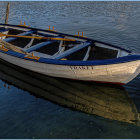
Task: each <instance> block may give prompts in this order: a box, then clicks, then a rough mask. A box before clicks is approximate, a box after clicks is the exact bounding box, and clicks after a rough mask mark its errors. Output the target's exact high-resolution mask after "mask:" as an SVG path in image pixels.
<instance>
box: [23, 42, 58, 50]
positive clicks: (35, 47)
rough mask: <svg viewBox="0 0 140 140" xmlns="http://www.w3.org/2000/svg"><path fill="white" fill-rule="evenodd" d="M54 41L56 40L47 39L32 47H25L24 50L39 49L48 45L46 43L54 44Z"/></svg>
mask: <svg viewBox="0 0 140 140" xmlns="http://www.w3.org/2000/svg"><path fill="white" fill-rule="evenodd" d="M54 42H55V41H45V42H41V43H39V44H36V45H34V46H32V47H30V48H28V49H24V51H26V52H32V51H35V50H38V49H40V48H42V47H44V46H46V45H49V44H52V43H54Z"/></svg>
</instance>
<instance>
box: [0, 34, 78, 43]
mask: <svg viewBox="0 0 140 140" xmlns="http://www.w3.org/2000/svg"><path fill="white" fill-rule="evenodd" d="M0 36H1V37H2V36H6V37H18V38H34V39H48V40H63V41H76V40H75V39H69V38H55V37H39V36H22V35H7V34H2V33H0Z"/></svg>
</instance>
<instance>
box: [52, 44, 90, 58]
mask: <svg viewBox="0 0 140 140" xmlns="http://www.w3.org/2000/svg"><path fill="white" fill-rule="evenodd" d="M90 45H91V43H90V42H84V43H83V44H80V45H78V46H76V47H73V48H71V49H69V50H66V51H64V52H62V53H60V54H58V55H56V56H52V57H51V58H52V59H61V58H64V57H67V56H69V55H70V54H72V53H74V52H77V51H79V50H81V49H83V48H85V47H88V46H90Z"/></svg>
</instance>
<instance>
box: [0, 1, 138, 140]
mask: <svg viewBox="0 0 140 140" xmlns="http://www.w3.org/2000/svg"><path fill="white" fill-rule="evenodd" d="M5 6H6V2H0V12H1V15H0V21H1V22H3V21H4V15H5ZM20 20H22V21H26V24H27V25H29V26H32V27H38V28H46V29H47V28H48V26H49V25H50V26H54V27H55V29H56V30H57V31H60V32H65V33H69V34H75V33H77V32H78V31H83V32H84V35H85V36H87V37H90V38H93V39H98V40H102V41H106V42H109V43H112V44H115V45H119V46H122V47H124V48H127V49H130V50H133V51H134V52H136V53H140V45H139V40H140V27H139V26H140V24H139V23H140V2H11V8H10V17H9V23H10V24H19V22H20ZM0 67H1V70H0V78H1V79H2V80H0V138H140V127H139V126H135V125H131V124H127V123H122V122H118V121H113V120H109V119H104V118H102V117H98V116H95V115H88V114H86V113H82V112H79V111H76V110H72V109H69V108H65V107H62V106H59V105H57V104H55V103H52V102H50V101H48V100H46V99H43V98H38V96H35V95H34V93H33V92H31V91H26V90H24V89H26V88H25V87H28V88H30V89H32V90H36V88H35V87H34V86H33V85H34V83H32V84H29V83H27V82H26V80H27V79H28V74H27V73H22V72H19V73H16V72H14V70H11V69H10V66H9V68H8V66H7V67H4V65H3V63H2V62H0ZM16 70H17V69H16ZM7 71H8V72H7ZM10 72H11V73H10ZM17 75H18V77H19V78H18V79H16V78H15V77H16V76H17ZM21 79H22V80H21ZM60 82H62V81H60ZM64 82H65V81H64ZM48 83H49V81H48ZM46 86H49V85H46ZM56 86H57V85H56ZM98 86H99V85H98ZM57 87H58V86H57ZM100 87H101V88H102V85H101V86H100ZM63 88H64V89H65V87H63ZM75 88H76V87H75ZM115 88H116V87H114V89H115ZM124 88H125V89H124V90H125V91H127V92H128V94H129V96H130V97H131V98H132V100H133V101H134V102H135V104H136V106H137V109H138V111H139V112H140V104H139V103H140V75H139V76H138V77H137V78H135V79H134V80H133V81H132V82H130V83H129V84H127V85H126V86H124ZM40 90H41V89H40ZM67 90H69V89H67ZM96 90H97V89H96ZM37 92H38V95H39V93H40V91H39V90H38V91H37ZM54 92H57V91H55V90H54ZM97 92H98V91H97ZM52 94H53V93H52Z"/></svg>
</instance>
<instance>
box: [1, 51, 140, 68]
mask: <svg viewBox="0 0 140 140" xmlns="http://www.w3.org/2000/svg"><path fill="white" fill-rule="evenodd" d="M0 52H2V53H5V54H8V55H11V56H15V57H18V58H21V59H26V60H30V61H36V62H40V63H46V64H55V65H68V66H97V65H111V64H119V63H126V62H131V61H137V60H140V55H129V56H125V57H120V58H115V59H106V60H95V61H93V60H92V61H69V60H56V59H48V58H42V57H40V59H39V60H38V61H37V60H33V59H28V58H24V57H25V55H24V54H21V53H18V52H14V51H11V50H9V51H7V52H4V51H2V50H0Z"/></svg>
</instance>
